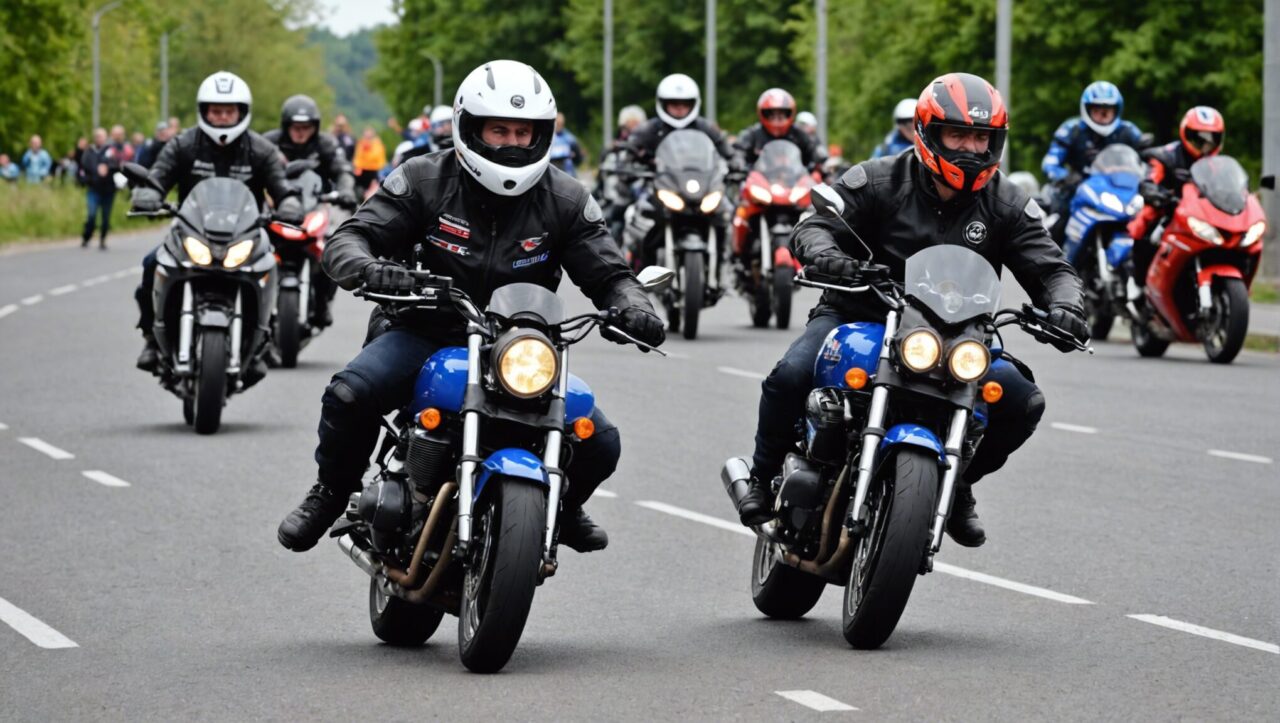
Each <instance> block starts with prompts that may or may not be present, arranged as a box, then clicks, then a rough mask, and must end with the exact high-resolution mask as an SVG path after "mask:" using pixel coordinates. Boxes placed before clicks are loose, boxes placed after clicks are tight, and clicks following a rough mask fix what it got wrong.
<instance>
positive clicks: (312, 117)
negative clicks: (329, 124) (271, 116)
mask: <svg viewBox="0 0 1280 723" xmlns="http://www.w3.org/2000/svg"><path fill="white" fill-rule="evenodd" d="M294 123H314V124H315V126H316V128H319V127H320V106H318V105H316V102H315V101H314V100H312V99H311V96H309V95H292V96H289V98H288V99H287V100H285V102H284V105H283V106H281V107H280V130H282V131H285V132H286V133H287V132H288V131H289V126H291V125H293V124H294Z"/></svg>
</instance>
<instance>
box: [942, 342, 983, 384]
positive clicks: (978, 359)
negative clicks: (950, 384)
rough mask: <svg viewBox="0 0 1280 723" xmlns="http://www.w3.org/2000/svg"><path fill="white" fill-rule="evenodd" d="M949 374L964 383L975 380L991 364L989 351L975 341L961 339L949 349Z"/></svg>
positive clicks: (979, 377) (980, 376)
mask: <svg viewBox="0 0 1280 723" xmlns="http://www.w3.org/2000/svg"><path fill="white" fill-rule="evenodd" d="M948 366H950V367H951V376H953V377H955V378H956V379H959V380H960V381H962V382H965V383H966V384H967V383H969V382H976V381H978V380H979V379H981V378H982V377H983V376H984V375H985V374H986V373H987V367H989V366H991V352H989V351H987V347H985V346H983V345H982V344H979V343H978V342H976V341H962V342H960V343H959V344H956V347H955V348H954V349H952V350H951V357H950V359H949V361H948Z"/></svg>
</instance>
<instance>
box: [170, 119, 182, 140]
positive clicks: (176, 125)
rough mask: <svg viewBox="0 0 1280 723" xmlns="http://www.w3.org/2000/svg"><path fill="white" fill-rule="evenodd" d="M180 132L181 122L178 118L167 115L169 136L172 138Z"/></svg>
mask: <svg viewBox="0 0 1280 723" xmlns="http://www.w3.org/2000/svg"><path fill="white" fill-rule="evenodd" d="M181 132H182V123H181V121H179V120H178V116H176V115H174V116H169V137H170V138H173V137H174V136H176V135H178V134H179V133H181Z"/></svg>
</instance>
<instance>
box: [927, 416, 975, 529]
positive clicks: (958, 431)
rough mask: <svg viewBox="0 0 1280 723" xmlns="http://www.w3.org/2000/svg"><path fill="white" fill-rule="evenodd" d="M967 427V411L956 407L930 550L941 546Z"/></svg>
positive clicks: (948, 436) (952, 418)
mask: <svg viewBox="0 0 1280 723" xmlns="http://www.w3.org/2000/svg"><path fill="white" fill-rule="evenodd" d="M968 428H969V411H968V410H967V409H957V410H956V411H955V412H953V413H952V415H951V429H949V430H947V446H946V452H947V471H946V472H945V473H943V475H942V491H941V493H940V494H939V495H938V514H937V516H936V517H934V519H933V542H932V548H931V549H932V550H933V551H934V552H937V551H938V550H939V549H941V548H942V527H943V525H945V524H946V523H947V516H948V515H950V514H951V496H952V492H954V491H955V488H956V478H957V477H959V476H960V445H962V444H964V433H965V430H967V429H968Z"/></svg>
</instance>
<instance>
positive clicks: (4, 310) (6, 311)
mask: <svg viewBox="0 0 1280 723" xmlns="http://www.w3.org/2000/svg"><path fill="white" fill-rule="evenodd" d="M17 310H18V305H17V304H5V305H4V306H0V319H3V318H5V317H6V316H8V315H10V314H12V313H13V312H15V311H17Z"/></svg>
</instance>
